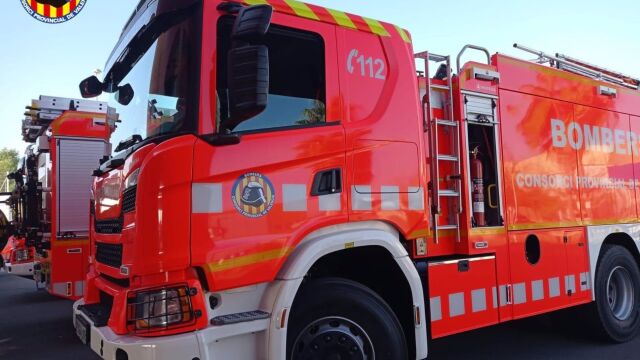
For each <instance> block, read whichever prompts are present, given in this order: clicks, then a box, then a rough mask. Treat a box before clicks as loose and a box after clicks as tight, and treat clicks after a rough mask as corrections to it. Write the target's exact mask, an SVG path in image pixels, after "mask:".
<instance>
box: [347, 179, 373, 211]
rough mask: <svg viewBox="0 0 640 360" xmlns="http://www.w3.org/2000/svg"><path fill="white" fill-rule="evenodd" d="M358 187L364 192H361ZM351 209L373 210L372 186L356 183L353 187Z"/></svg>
mask: <svg viewBox="0 0 640 360" xmlns="http://www.w3.org/2000/svg"><path fill="white" fill-rule="evenodd" d="M358 189H359V190H360V191H362V192H363V193H359V192H358ZM351 209H352V210H371V186H370V185H354V186H352V187H351Z"/></svg>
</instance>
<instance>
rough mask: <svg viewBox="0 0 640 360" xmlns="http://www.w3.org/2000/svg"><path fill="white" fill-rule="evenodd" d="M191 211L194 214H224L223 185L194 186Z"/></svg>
mask: <svg viewBox="0 0 640 360" xmlns="http://www.w3.org/2000/svg"><path fill="white" fill-rule="evenodd" d="M191 204H192V205H191V211H192V212H193V213H194V214H208V213H221V212H222V184H193V186H192V191H191Z"/></svg>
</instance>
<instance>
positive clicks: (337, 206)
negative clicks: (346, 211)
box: [318, 193, 342, 211]
mask: <svg viewBox="0 0 640 360" xmlns="http://www.w3.org/2000/svg"><path fill="white" fill-rule="evenodd" d="M340 195H341V194H339V193H337V194H329V195H321V196H319V197H318V198H319V202H320V211H340V210H341V209H342V203H341V202H342V198H341V196H340Z"/></svg>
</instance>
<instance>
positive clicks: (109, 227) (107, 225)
mask: <svg viewBox="0 0 640 360" xmlns="http://www.w3.org/2000/svg"><path fill="white" fill-rule="evenodd" d="M122 222H123V221H122V218H119V219H113V220H102V221H99V220H96V221H95V228H96V232H97V233H98V234H120V233H121V232H122Z"/></svg>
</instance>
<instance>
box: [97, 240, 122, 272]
mask: <svg viewBox="0 0 640 360" xmlns="http://www.w3.org/2000/svg"><path fill="white" fill-rule="evenodd" d="M96 261H97V262H99V263H101V264H104V265H107V266H111V267H114V268H120V266H121V265H122V244H107V243H96Z"/></svg>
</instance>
